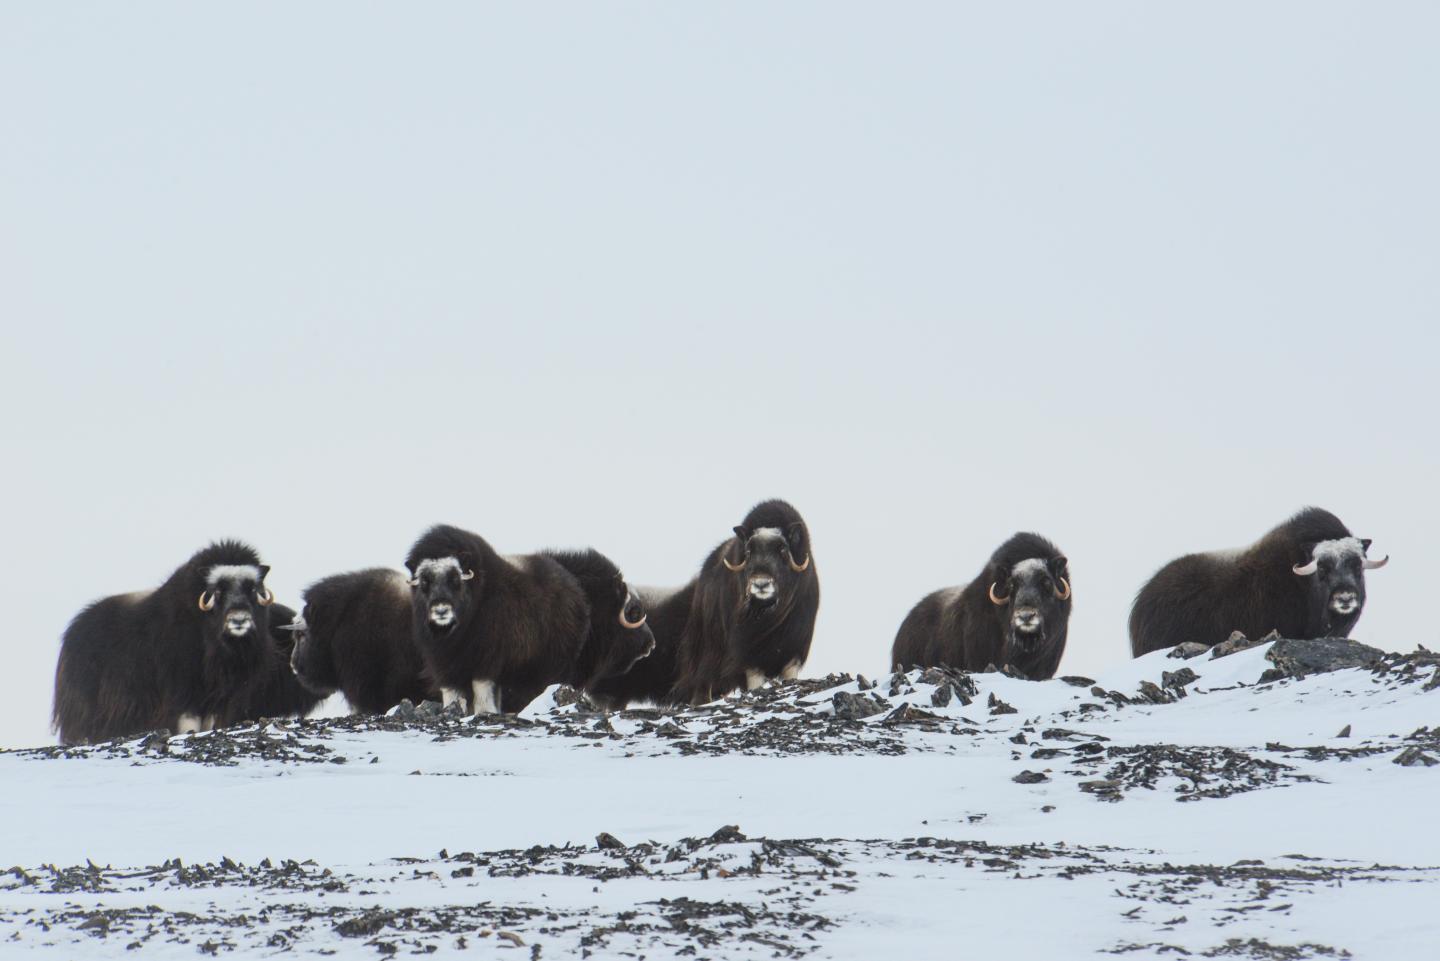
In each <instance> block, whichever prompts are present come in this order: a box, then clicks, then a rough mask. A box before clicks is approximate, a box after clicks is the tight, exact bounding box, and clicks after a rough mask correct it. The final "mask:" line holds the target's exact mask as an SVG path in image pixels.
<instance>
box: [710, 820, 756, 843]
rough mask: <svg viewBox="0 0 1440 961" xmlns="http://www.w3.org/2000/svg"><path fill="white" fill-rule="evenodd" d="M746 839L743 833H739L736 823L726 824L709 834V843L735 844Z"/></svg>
mask: <svg viewBox="0 0 1440 961" xmlns="http://www.w3.org/2000/svg"><path fill="white" fill-rule="evenodd" d="M744 840H747V839H746V837H745V835H743V834H741V833H740V826H739V825H738V824H727V825H725V826H724V827H723V828H721V829H720V830H718V831H716V832H715V833H714V834H712V835H710V843H711V844H735V843H737V842H739V841H744Z"/></svg>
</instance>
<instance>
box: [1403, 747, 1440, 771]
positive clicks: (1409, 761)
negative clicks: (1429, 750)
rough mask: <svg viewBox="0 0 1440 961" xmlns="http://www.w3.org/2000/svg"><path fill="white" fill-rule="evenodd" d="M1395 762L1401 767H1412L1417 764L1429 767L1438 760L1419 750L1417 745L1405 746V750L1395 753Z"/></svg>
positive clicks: (1439, 762)
mask: <svg viewBox="0 0 1440 961" xmlns="http://www.w3.org/2000/svg"><path fill="white" fill-rule="evenodd" d="M1395 763H1396V764H1398V765H1400V766H1401V767H1414V766H1415V765H1417V764H1423V765H1425V766H1426V767H1431V766H1432V765H1435V764H1440V760H1436V759H1435V758H1433V757H1431V756H1430V755H1428V754H1426V753H1425V752H1424V751H1422V750H1420V748H1419V747H1415V746H1411V747H1407V748H1406V749H1405V750H1403V751H1401V752H1400V753H1399V754H1397V755H1395Z"/></svg>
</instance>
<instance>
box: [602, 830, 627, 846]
mask: <svg viewBox="0 0 1440 961" xmlns="http://www.w3.org/2000/svg"><path fill="white" fill-rule="evenodd" d="M595 846H596V847H597V848H600V849H601V850H602V851H623V850H625V842H624V841H621V840H620V839H619V838H617V837H616V836H615V835H613V834H608V833H606V832H605V831H601V832H600V833H599V834H597V835H595Z"/></svg>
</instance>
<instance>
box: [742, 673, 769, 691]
mask: <svg viewBox="0 0 1440 961" xmlns="http://www.w3.org/2000/svg"><path fill="white" fill-rule="evenodd" d="M765 680H766V678H765V672H764V671H761V670H757V669H756V668H753V667H747V668H746V669H745V690H747V691H753V690H755V688H757V687H759V686H760V685H762V684H764V683H765Z"/></svg>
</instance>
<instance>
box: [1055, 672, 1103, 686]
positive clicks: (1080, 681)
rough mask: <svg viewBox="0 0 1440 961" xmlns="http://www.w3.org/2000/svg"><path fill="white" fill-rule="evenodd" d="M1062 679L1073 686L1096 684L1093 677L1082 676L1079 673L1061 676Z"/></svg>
mask: <svg viewBox="0 0 1440 961" xmlns="http://www.w3.org/2000/svg"><path fill="white" fill-rule="evenodd" d="M1060 680H1062V681H1064V682H1065V683H1066V684H1069V685H1070V686H1071V687H1091V686H1093V685H1094V684H1095V679H1094V678H1093V677H1081V676H1080V675H1079V674H1066V675H1065V676H1064V677H1062V678H1060Z"/></svg>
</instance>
